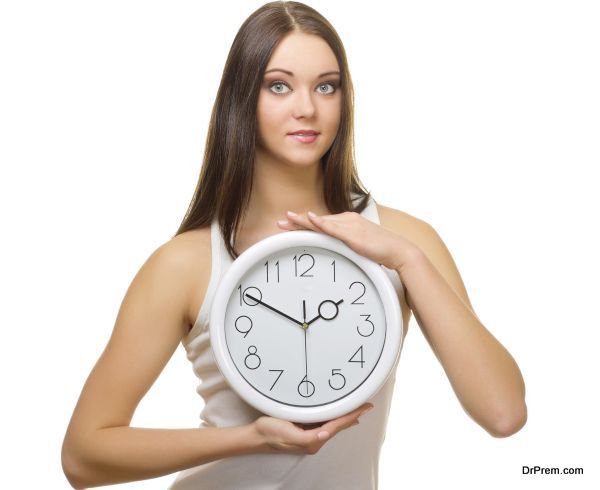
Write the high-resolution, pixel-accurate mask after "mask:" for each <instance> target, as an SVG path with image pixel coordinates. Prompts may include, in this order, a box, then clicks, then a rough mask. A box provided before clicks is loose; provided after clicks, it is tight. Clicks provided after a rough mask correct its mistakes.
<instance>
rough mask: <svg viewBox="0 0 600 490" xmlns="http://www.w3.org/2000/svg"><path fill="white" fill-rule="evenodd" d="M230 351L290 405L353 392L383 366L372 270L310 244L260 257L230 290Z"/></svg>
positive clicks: (252, 381)
mask: <svg viewBox="0 0 600 490" xmlns="http://www.w3.org/2000/svg"><path fill="white" fill-rule="evenodd" d="M228 292H229V297H228V298H226V307H225V314H224V322H223V323H224V325H223V327H224V338H225V346H226V353H225V355H228V356H230V359H231V362H232V363H233V365H234V369H235V370H237V372H238V373H239V375H240V376H241V377H242V378H243V379H244V380H245V381H246V382H247V383H248V385H249V386H251V387H252V388H253V389H254V390H256V391H257V392H259V393H260V394H262V395H264V396H265V397H267V398H269V399H271V400H273V401H276V402H278V403H280V404H284V405H288V406H290V407H318V406H322V405H326V404H330V403H333V402H335V401H337V400H340V399H343V398H344V397H347V396H348V395H350V394H351V393H352V392H354V391H355V390H356V389H357V388H359V387H360V386H361V384H363V383H364V382H365V381H366V380H367V379H368V378H369V376H370V374H371V373H372V372H373V370H374V369H375V367H376V366H377V364H378V362H379V360H380V358H381V356H382V353H383V350H384V346H385V342H386V329H387V326H386V314H385V311H384V305H383V303H382V301H381V297H380V295H379V293H378V290H377V288H376V287H375V285H374V284H373V282H372V281H371V279H370V278H369V275H367V274H366V273H365V271H364V270H363V269H362V268H361V267H359V266H358V265H357V264H356V263H355V262H353V261H352V260H350V259H349V258H348V257H346V256H344V255H342V254H340V253H337V252H336V251H333V250H330V249H328V248H321V247H318V246H312V245H302V246H292V247H287V248H283V249H281V250H277V251H275V252H272V253H270V254H269V255H267V256H264V257H262V258H260V260H256V262H254V263H253V264H251V265H250V267H248V268H247V269H246V270H245V272H244V274H243V275H242V276H241V277H240V278H239V279H238V280H237V281H236V282H235V284H234V286H233V287H231V286H230V287H229V289H228Z"/></svg>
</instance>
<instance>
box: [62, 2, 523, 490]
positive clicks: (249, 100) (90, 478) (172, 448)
mask: <svg viewBox="0 0 600 490" xmlns="http://www.w3.org/2000/svg"><path fill="white" fill-rule="evenodd" d="M298 134H300V136H299V135H298ZM302 135H304V136H302ZM310 135H312V136H310ZM288 211H292V212H295V214H290V213H288ZM311 212H312V213H314V214H311ZM294 229H309V230H313V231H316V232H320V233H326V234H329V235H331V236H333V237H335V238H338V239H340V240H342V241H343V242H345V243H346V244H347V245H348V246H349V247H351V248H352V249H353V250H355V251H356V252H357V253H359V254H361V255H363V256H365V257H368V258H370V259H372V260H374V261H376V262H377V263H379V264H381V266H382V267H383V268H384V270H385V272H386V273H387V274H388V276H389V277H390V279H391V280H392V282H393V284H394V285H395V287H396V291H397V293H398V300H399V302H400V306H401V309H402V314H403V320H404V325H405V326H406V325H408V321H409V319H410V314H411V312H412V313H414V315H415V318H416V319H417V321H418V324H419V326H420V328H421V330H422V332H423V334H424V335H425V337H426V338H427V340H428V342H429V343H430V345H431V347H432V349H433V351H434V352H435V354H436V356H437V358H438V359H439V360H440V362H441V363H442V365H443V367H444V369H445V371H446V373H447V375H448V378H449V380H450V382H451V384H452V387H453V388H454V391H455V392H456V395H457V396H458V398H459V400H460V402H461V403H462V405H463V407H464V408H465V410H466V411H467V412H468V414H469V415H470V416H471V417H472V418H473V419H474V420H475V421H476V422H477V423H478V424H480V425H481V426H482V427H483V428H484V429H485V430H487V431H488V432H489V433H490V434H491V435H493V436H495V437H506V436H509V435H511V434H513V433H514V432H516V431H518V430H519V429H520V428H521V427H522V426H523V424H524V423H525V420H526V413H527V411H526V405H525V401H524V397H525V388H524V383H523V379H522V376H521V373H520V371H519V368H518V366H517V365H516V363H515V361H514V360H513V358H512V357H511V355H510V354H509V353H508V352H507V351H506V349H505V348H504V347H503V346H502V345H501V344H500V343H499V342H498V341H497V340H496V339H495V338H494V337H493V336H492V335H491V334H490V333H489V332H488V330H487V329H486V328H485V327H484V325H483V324H482V323H481V322H480V321H479V319H478V317H477V315H476V314H475V312H474V311H473V308H472V306H471V303H470V301H469V298H468V296H467V292H466V290H465V286H464V284H463V282H462V280H461V277H460V275H459V272H458V271H457V269H456V266H455V264H454V261H453V260H452V257H451V255H450V253H449V252H448V250H447V248H446V247H445V245H444V243H443V242H442V240H441V239H440V237H439V236H438V234H437V233H436V232H435V230H434V229H433V228H432V227H431V226H430V225H429V224H427V223H425V222H424V221H422V220H420V219H418V218H416V217H413V216H411V215H409V214H407V213H404V212H402V211H398V210H395V209H392V208H389V207H385V206H381V205H379V204H377V203H376V202H375V201H374V199H373V198H372V197H371V196H370V193H368V192H366V191H365V190H364V188H363V186H362V185H361V183H360V180H359V178H358V176H357V172H356V167H355V163H354V159H353V91H352V83H351V79H350V74H349V71H348V64H347V61H346V56H345V52H344V48H343V46H342V43H341V41H340V39H339V37H338V35H337V34H336V32H335V30H334V29H333V27H332V26H331V25H330V24H329V22H328V21H327V20H326V19H324V18H323V17H322V16H321V15H320V14H319V13H318V12H316V11H315V10H313V9H311V8H310V7H308V6H306V5H304V4H301V3H297V2H271V3H268V4H266V5H264V6H263V7H261V8H260V9H258V10H257V11H256V12H254V13H253V14H252V15H251V16H250V17H249V18H248V19H247V20H246V21H245V22H244V24H243V25H242V26H241V28H240V30H239V32H238V34H237V36H236V38H235V40H234V42H233V45H232V47H231V50H230V53H229V56H228V59H227V62H226V65H225V69H224V72H223V77H222V81H221V85H220V87H219V90H218V94H217V97H216V102H215V105H214V109H213V113H212V118H211V122H210V128H209V133H208V137H207V140H206V150H205V156H204V163H203V167H202V171H201V175H200V178H199V181H198V185H197V187H196V191H195V193H194V196H193V199H192V202H191V204H190V207H189V209H188V212H187V214H186V216H185V218H184V220H183V223H182V224H181V226H180V228H179V230H178V231H177V233H176V234H175V236H174V237H173V238H172V239H170V240H169V241H168V242H166V243H165V244H163V245H162V246H160V247H159V248H158V249H157V250H156V251H155V252H154V253H153V254H152V255H151V256H150V257H149V258H148V260H147V261H146V262H145V263H144V265H143V266H142V267H141V269H140V271H139V272H138V273H137V275H136V276H135V277H134V279H133V281H132V283H131V285H130V287H129V289H128V290H127V293H126V295H125V298H124V299H123V303H122V305H121V308H120V310H119V314H118V316H117V319H116V324H115V327H114V331H113V333H112V336H111V338H110V340H109V342H108V345H107V346H106V348H105V350H104V352H103V353H102V355H101V357H100V359H99V360H98V362H97V364H96V366H95V367H94V369H93V370H92V372H91V374H90V376H89V378H88V380H87V381H86V383H85V386H84V388H83V390H82V393H81V396H80V398H79V401H78V403H77V406H76V407H75V410H74V413H73V416H72V419H71V421H70V424H69V427H68V429H67V433H66V435H65V440H64V444H63V451H62V461H63V468H64V471H65V474H66V476H67V478H68V480H69V482H70V483H71V485H72V486H73V487H74V488H87V487H93V486H99V485H108V484H114V483H122V482H128V481H134V480H142V479H147V478H153V477H158V476H162V475H166V474H169V473H173V472H176V471H180V470H183V471H181V472H180V473H179V475H178V476H177V478H176V480H175V481H174V482H173V484H172V485H171V487H170V488H171V489H177V490H183V489H199V488H210V489H213V490H216V489H241V488H244V489H246V488H247V489H286V490H295V489H302V490H305V489H308V488H310V489H317V488H326V489H330V490H331V489H338V488H339V489H344V490H347V489H349V488H356V489H361V490H366V489H373V488H376V487H377V481H378V461H379V452H380V448H381V445H382V443H383V440H384V435H385V429H386V422H387V416H388V412H389V409H390V402H391V397H392V392H393V385H394V379H395V377H394V376H390V378H389V379H388V381H387V382H386V384H385V385H384V387H383V388H382V389H381V390H380V391H379V392H378V393H377V394H376V395H375V396H374V397H373V398H372V399H371V400H370V401H369V403H365V404H364V405H363V406H361V407H359V408H358V409H356V410H354V411H353V412H351V413H349V414H347V415H345V416H342V417H340V418H338V419H335V420H330V421H327V422H326V423H323V424H316V426H315V425H314V424H313V425H311V426H308V425H303V424H295V423H291V422H288V421H285V420H279V419H276V418H273V417H268V416H265V415H264V414H261V413H260V412H258V411H257V410H255V409H254V408H252V407H251V406H249V405H248V404H246V403H245V402H244V401H243V400H242V399H241V398H240V397H239V396H237V395H236V394H235V393H234V392H233V391H232V390H231V388H230V387H229V386H228V384H227V382H226V381H225V379H224V378H223V376H222V375H221V374H220V372H219V370H218V369H217V367H216V364H215V360H214V358H213V356H212V353H211V348H210V339H209V337H208V320H209V316H210V315H209V312H210V305H211V300H212V295H213V294H214V292H215V289H216V287H217V285H218V283H219V280H220V278H221V277H222V275H223V274H224V273H225V271H226V270H227V268H228V267H229V266H230V265H231V262H232V261H233V260H234V259H235V258H236V257H237V256H238V255H239V254H241V253H242V252H243V251H244V250H246V249H247V248H248V247H250V246H251V245H253V244H254V243H256V242H258V241H259V240H261V239H263V238H265V237H268V236H270V235H273V234H275V233H285V232H286V231H288V230H294ZM404 333H405V334H406V329H405V332H404ZM179 343H182V345H183V346H184V347H185V349H186V352H187V356H188V358H189V359H190V361H191V362H192V365H193V369H194V371H195V373H196V374H197V375H198V377H199V378H200V380H201V383H200V385H199V387H198V393H199V394H200V395H201V396H202V398H203V400H204V403H205V406H204V409H203V411H202V413H201V419H202V423H201V424H200V427H199V428H191V429H146V428H134V427H130V426H129V424H130V421H131V419H132V417H133V414H134V411H135V409H136V407H137V405H138V404H139V402H140V400H141V399H142V397H143V396H144V395H145V393H146V392H147V391H148V389H149V388H150V386H152V384H153V383H154V381H155V379H156V378H157V377H158V375H159V374H160V372H161V371H162V369H163V367H164V366H165V364H166V363H167V362H168V360H169V359H170V357H171V355H172V354H173V352H174V351H175V349H176V348H177V346H178V345H179ZM132 358H135V360H136V361H135V363H132V362H131V359H132ZM368 408H372V409H373V410H372V412H371V413H370V414H369V415H367V416H366V417H364V418H363V419H361V423H360V425H357V422H358V419H359V417H360V416H361V415H362V414H363V413H364V411H365V410H366V409H368Z"/></svg>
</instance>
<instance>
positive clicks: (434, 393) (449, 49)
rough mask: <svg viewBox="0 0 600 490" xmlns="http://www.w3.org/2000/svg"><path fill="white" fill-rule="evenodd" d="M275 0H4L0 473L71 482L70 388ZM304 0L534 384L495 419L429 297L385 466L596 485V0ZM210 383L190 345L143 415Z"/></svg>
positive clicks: (386, 149)
mask: <svg viewBox="0 0 600 490" xmlns="http://www.w3.org/2000/svg"><path fill="white" fill-rule="evenodd" d="M262 4H263V2H257V1H237V2H234V1H227V2H200V1H195V2H192V1H177V2H166V1H163V2H156V1H127V0H119V1H106V0H105V1H103V2H91V1H54V2H43V1H38V2H33V1H18V2H17V1H12V2H2V3H1V4H0V5H1V7H0V73H1V75H0V140H1V143H0V164H1V174H0V212H1V213H2V215H1V219H2V228H3V233H2V237H3V238H2V242H1V243H2V253H1V254H0V261H1V262H0V288H1V290H0V293H1V300H0V301H1V307H0V314H1V319H0V321H1V325H2V342H1V343H0V349H1V352H0V354H1V356H0V359H1V362H2V369H1V373H2V392H3V400H4V401H3V402H2V404H1V407H2V408H1V410H2V422H3V429H2V438H1V439H2V446H3V453H4V457H3V467H4V470H3V472H2V476H1V483H0V486H2V487H3V488H9V487H10V488H34V487H40V488H42V487H43V488H52V489H54V488H57V489H58V488H68V483H67V481H66V479H65V477H64V475H63V473H62V469H61V464H60V448H61V444H62V440H63V437H64V432H65V430H66V427H67V424H68V421H69V418H70V416H71V414H72V410H73V408H74V406H75V403H76V401H77V398H78V396H79V394H80V391H81V388H82V387H83V384H84V382H85V380H86V378H87V376H88V374H89V372H90V370H91V369H92V367H93V365H94V364H95V362H96V360H97V358H98V356H99V355H100V353H101V352H102V350H103V349H104V347H105V345H106V342H107V341H108V338H109V336H110V333H111V330H112V327H113V325H114V321H115V318H116V314H117V311H118V308H119V306H120V302H121V300H122V298H123V295H124V294H125V291H126V289H127V287H128V285H129V283H130V282H131V280H132V279H133V277H134V275H135V274H136V272H137V271H138V270H139V268H140V266H141V265H142V264H143V263H144V261H145V260H146V259H147V258H148V256H149V255H150V254H151V253H152V252H153V251H154V250H155V249H156V248H157V247H158V246H160V245H161V244H162V243H164V242H165V241H167V240H169V239H170V237H171V236H172V235H173V234H174V233H175V231H176V229H177V227H178V226H179V224H180V222H181V220H182V218H183V215H184V213H185V210H186V208H187V206H188V204H189V201H190V199H191V196H192V193H193V190H194V187H195V184H196V181H197V178H198V174H199V171H200V165H201V161H202V151H203V148H204V141H205V137H206V131H207V125H208V121H209V116H210V110H211V108H212V104H213V102H214V97H215V95H216V91H217V87H218V83H219V81H220V77H221V73H222V69H223V65H224V62H225V59H226V56H227V53H228V50H229V47H230V45H231V42H232V41H233V38H234V36H235V33H236V32H237V30H238V29H239V27H240V25H241V24H242V22H243V21H244V20H245V19H246V17H247V16H248V15H250V14H251V13H252V12H253V11H254V10H255V9H256V8H258V7H259V6H260V5H262ZM310 5H311V6H313V7H314V8H316V9H317V10H319V11H320V12H321V13H322V14H323V15H324V16H325V17H327V18H328V19H329V20H330V21H331V22H332V23H333V25H334V26H335V28H336V29H337V31H338V33H339V34H340V36H341V38H342V40H343V41H344V44H345V47H346V50H347V53H348V59H349V63H350V69H351V74H352V77H353V81H354V84H355V90H356V144H357V159H358V168H359V173H360V176H361V178H362V180H363V182H364V183H365V185H366V186H367V188H368V189H369V190H370V191H371V192H372V193H373V196H374V197H375V199H376V200H377V201H378V202H379V203H380V204H383V205H385V206H390V207H393V208H396V209H400V210H403V211H406V212H408V213H410V214H412V215H414V216H417V217H419V218H421V219H423V220H425V221H427V222H428V223H430V224H431V225H432V226H433V227H434V228H435V229H436V230H437V231H438V233H439V234H440V236H441V237H442V238H443V240H444V241H445V243H446V245H447V246H448V248H449V249H450V251H451V253H452V255H453V257H454V259H455V261H456V263H457V266H458V268H459V270H460V272H461V274H462V277H463V280H464V282H465V284H466V286H467V290H468V292H469V295H470V298H471V301H472V303H473V306H474V308H475V311H476V312H477V314H478V316H479V318H480V319H481V321H482V322H483V323H484V324H485V326H486V327H487V328H488V329H489V330H490V331H491V332H492V333H493V335H494V336H495V337H496V338H497V339H498V340H499V341H500V342H501V343H502V344H503V345H504V346H505V347H507V349H508V350H509V351H510V352H511V354H512V355H513V356H514V358H515V359H516V361H517V363H518V364H519V366H520V368H521V370H522V372H523V375H524V378H525V381H526V386H527V396H526V400H527V405H528V409H529V420H528V422H527V425H526V426H525V427H524V428H523V429H522V430H521V431H520V432H518V433H517V434H515V435H513V436H512V437H509V438H505V439H496V438H493V437H491V436H490V435H489V434H488V433H487V432H485V430H484V429H482V428H481V427H480V426H478V425H477V424H476V423H475V422H474V421H473V420H472V419H470V417H469V416H468V415H467V414H466V413H465V412H464V411H463V409H462V408H461V406H460V403H459V402H458V399H457V398H456V396H455V394H454V392H453V391H452V388H451V386H450V384H449V382H448V380H447V378H446V376H445V373H444V371H443V369H442V367H441V365H440V364H439V362H438V361H437V359H436V357H435V356H434V354H433V352H432V351H431V349H430V348H429V346H428V344H427V342H426V341H425V339H424V337H423V335H422V333H421V331H420V329H419V326H418V324H417V323H416V321H415V320H414V319H413V320H412V321H411V325H410V329H409V334H408V337H407V339H406V342H405V345H404V349H403V353H402V356H403V357H402V359H401V362H400V364H399V368H398V375H397V383H396V391H395V396H394V400H393V405H392V410H391V415H390V419H389V426H388V432H387V436H386V441H385V444H384V447H383V450H382V455H381V466H380V488H381V489H382V490H392V489H396V488H406V489H408V488H410V489H413V490H414V489H425V488H441V487H442V486H444V487H449V488H459V486H460V487H461V488H488V489H501V488H502V489H504V488H507V487H509V488H515V489H521V488H527V489H529V488H536V489H537V488H544V489H555V488H557V489H558V488H560V489H563V488H569V489H579V488H582V489H583V488H585V489H589V488H599V487H598V484H599V483H600V477H599V475H598V464H597V463H598V459H597V455H598V452H597V447H598V445H597V442H598V439H599V437H600V431H599V427H598V413H600V407H599V400H598V380H597V375H598V372H599V369H598V368H599V366H598V360H597V350H598V340H599V335H598V327H599V321H598V309H597V305H598V296H599V294H598V293H599V288H598V274H599V273H600V270H599V269H600V267H599V261H598V258H597V253H598V250H599V249H600V239H599V233H598V221H599V219H598V209H599V204H600V203H599V202H598V201H599V199H598V182H599V181H598V177H597V176H596V175H597V174H596V170H597V167H598V165H599V164H600V148H599V147H600V138H599V137H600V95H599V94H600V90H599V87H600V68H599V60H600V30H599V29H598V26H599V25H600V15H599V11H598V4H597V2H593V1H588V2H585V1H577V0H569V1H566V0H565V1H549V0H545V1H528V0H519V1H514V0H505V1H502V2H489V1H488V2H481V1H453V2H446V1H425V0H420V1H418V2H348V1H311V2H310ZM196 385H197V379H196V378H195V376H194V374H193V372H192V368H191V364H190V363H189V361H188V360H187V359H186V357H185V352H184V350H183V348H182V347H181V346H180V347H179V348H178V350H177V351H176V352H175V354H174V355H173V357H172V359H171V360H170V362H169V363H168V365H167V366H166V368H165V370H164V371H163V373H162V374H161V375H160V377H159V378H158V380H157V381H156V383H155V384H154V385H153V387H152V388H151V390H150V391H149V392H148V394H147V396H146V397H145V398H144V399H143V400H142V402H141V404H140V405H139V407H138V409H137V411H136V413H135V417H134V419H133V421H132V426H137V427H155V428H184V427H186V428H191V427H197V425H198V423H199V413H200V410H201V408H202V403H201V398H200V397H199V396H198V395H197V394H196V393H195V387H196ZM366 416H368V415H366ZM7 449H8V453H7V452H6V450H7ZM535 465H539V466H542V467H560V468H562V467H581V468H583V469H584V474H583V475H536V476H534V475H523V474H522V466H535ZM174 477H175V475H174V474H173V475H169V476H165V477H163V478H158V479H154V480H146V481H141V482H136V483H129V484H125V485H122V486H120V487H121V488H132V489H159V488H161V489H162V488H166V487H167V485H168V484H169V483H170V482H171V481H172V480H173V478H174Z"/></svg>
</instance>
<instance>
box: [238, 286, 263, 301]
mask: <svg viewBox="0 0 600 490" xmlns="http://www.w3.org/2000/svg"><path fill="white" fill-rule="evenodd" d="M237 289H238V292H239V296H240V306H242V301H243V302H244V303H245V304H247V305H248V306H256V305H257V304H258V303H257V302H256V301H255V300H253V299H252V298H250V297H248V296H246V294H249V295H250V296H252V297H254V298H256V299H259V300H261V301H262V291H261V290H260V289H258V288H257V287H254V286H249V287H247V288H246V289H244V292H243V293H242V285H241V284H240V285H239V286H238V287H237Z"/></svg>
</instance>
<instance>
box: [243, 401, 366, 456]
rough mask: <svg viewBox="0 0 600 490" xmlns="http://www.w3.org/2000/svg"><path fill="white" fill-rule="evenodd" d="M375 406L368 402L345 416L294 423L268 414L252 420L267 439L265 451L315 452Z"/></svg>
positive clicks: (258, 431)
mask: <svg viewBox="0 0 600 490" xmlns="http://www.w3.org/2000/svg"><path fill="white" fill-rule="evenodd" d="M372 407H373V404H371V403H365V404H363V405H361V406H360V407H358V408H357V409H355V410H353V411H352V412H350V413H347V414H346V415H343V416H342V417H339V418H337V419H332V420H329V421H327V422H324V423H320V424H301V423H294V422H288V421H287V420H282V419H278V418H274V417H269V416H266V415H265V416H262V417H259V418H258V419H256V420H255V421H254V422H252V426H253V427H254V430H255V431H256V432H257V434H258V436H259V437H260V439H261V440H262V441H263V444H262V448H263V450H262V451H261V452H265V453H294V454H315V453H316V452H317V451H319V449H321V447H323V445H324V444H325V443H326V442H327V441H328V440H329V439H331V438H332V437H333V436H335V435H336V434H337V433H338V432H340V431H342V430H344V429H348V428H349V427H352V426H354V425H357V424H358V418H359V417H360V416H361V415H363V413H365V412H366V411H367V409H368V408H372ZM323 433H326V435H325V437H323ZM319 434H321V437H319Z"/></svg>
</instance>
